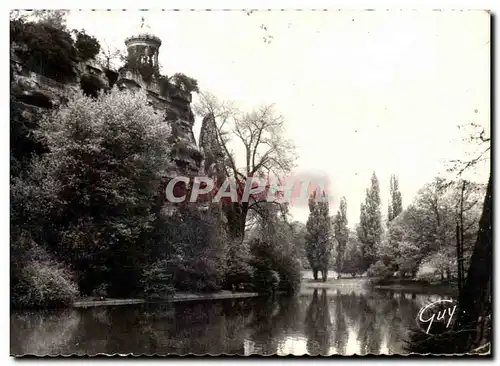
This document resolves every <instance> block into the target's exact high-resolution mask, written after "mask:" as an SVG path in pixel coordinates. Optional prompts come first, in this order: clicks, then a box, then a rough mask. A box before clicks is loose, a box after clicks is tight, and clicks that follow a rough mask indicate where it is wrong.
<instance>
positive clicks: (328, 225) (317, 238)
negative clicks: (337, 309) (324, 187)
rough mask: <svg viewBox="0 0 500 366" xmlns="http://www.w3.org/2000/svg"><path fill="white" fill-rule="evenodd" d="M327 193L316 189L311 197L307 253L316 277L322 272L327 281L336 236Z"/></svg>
mask: <svg viewBox="0 0 500 366" xmlns="http://www.w3.org/2000/svg"><path fill="white" fill-rule="evenodd" d="M325 198H326V194H325V192H322V196H321V197H320V193H319V191H314V192H313V193H312V194H311V196H310V197H309V217H308V219H307V224H306V227H307V235H306V253H307V259H308V260H309V264H310V265H311V268H312V270H313V276H314V279H315V280H317V279H318V271H320V272H321V275H322V280H323V282H325V281H326V280H327V276H328V268H329V266H330V262H331V260H332V254H333V248H334V238H333V230H332V220H331V218H330V213H329V207H328V201H327V200H326V199H325Z"/></svg>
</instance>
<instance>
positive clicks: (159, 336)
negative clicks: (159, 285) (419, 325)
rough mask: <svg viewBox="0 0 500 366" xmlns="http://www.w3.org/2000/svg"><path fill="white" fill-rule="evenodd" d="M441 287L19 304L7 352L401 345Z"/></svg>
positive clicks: (342, 350) (398, 348)
mask: <svg viewBox="0 0 500 366" xmlns="http://www.w3.org/2000/svg"><path fill="white" fill-rule="evenodd" d="M440 298H441V296H438V295H415V294H411V293H401V292H390V291H385V292H381V291H380V292H379V291H377V292H373V291H372V292H369V291H366V290H361V291H359V290H357V291H354V290H343V291H331V290H328V291H327V290H322V289H316V290H313V289H307V290H305V292H303V293H302V294H301V295H300V296H296V297H294V298H284V297H280V298H277V299H275V300H274V301H273V300H265V299H235V300H223V301H204V302H197V303H194V302H193V303H176V304H160V305H150V304H149V305H131V306H115V307H95V308H88V309H70V310H64V311H50V312H48V311H31V312H28V311H22V312H12V314H11V316H10V329H11V353H12V354H17V355H19V354H36V355H47V354H50V355H57V354H64V355H67V354H90V355H94V354H98V353H106V354H114V353H119V354H129V353H133V354H153V353H158V354H168V353H174V354H187V353H194V354H206V353H209V354H220V353H227V354H240V355H250V354H266V355H269V354H279V355H287V354H295V355H302V354H306V353H308V354H312V355H317V354H321V355H331V354H337V353H339V354H344V355H345V354H354V353H357V354H365V353H375V354H379V353H384V354H390V353H401V352H403V346H404V340H405V339H407V337H408V331H409V329H410V328H411V327H414V326H415V318H416V316H417V314H418V311H419V310H420V308H421V307H422V306H424V305H425V304H427V303H429V302H431V301H434V300H437V299H440Z"/></svg>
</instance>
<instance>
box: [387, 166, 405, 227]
mask: <svg viewBox="0 0 500 366" xmlns="http://www.w3.org/2000/svg"><path fill="white" fill-rule="evenodd" d="M390 185H391V188H390V200H389V208H388V214H387V221H388V222H391V221H392V220H394V218H395V217H397V216H398V215H399V214H400V213H401V212H403V200H402V198H401V192H400V191H399V183H398V178H397V177H396V176H395V175H394V174H393V175H391V183H390Z"/></svg>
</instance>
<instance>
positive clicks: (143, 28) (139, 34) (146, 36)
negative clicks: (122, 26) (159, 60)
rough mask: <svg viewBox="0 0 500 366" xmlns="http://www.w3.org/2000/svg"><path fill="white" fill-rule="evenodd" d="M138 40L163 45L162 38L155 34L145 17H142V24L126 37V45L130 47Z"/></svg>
mask: <svg viewBox="0 0 500 366" xmlns="http://www.w3.org/2000/svg"><path fill="white" fill-rule="evenodd" d="M137 42H141V43H143V42H146V43H151V44H153V45H155V46H156V47H160V46H161V39H160V38H159V37H157V36H155V35H154V33H153V31H152V30H151V27H150V26H149V25H148V24H146V23H145V20H144V17H142V19H141V24H140V25H139V26H138V27H137V28H136V29H135V30H134V31H133V33H132V36H130V37H128V38H126V39H125V45H126V46H127V47H128V46H130V45H132V44H134V43H137Z"/></svg>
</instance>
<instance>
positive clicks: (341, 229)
mask: <svg viewBox="0 0 500 366" xmlns="http://www.w3.org/2000/svg"><path fill="white" fill-rule="evenodd" d="M334 232H335V238H336V239H337V242H338V247H337V258H336V264H335V265H336V270H337V272H338V277H339V278H340V276H341V273H342V267H343V263H342V262H343V260H344V256H345V248H346V246H347V242H348V240H349V228H348V227H347V201H346V198H345V197H342V199H341V200H340V207H339V209H338V211H337V215H335V221H334Z"/></svg>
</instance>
